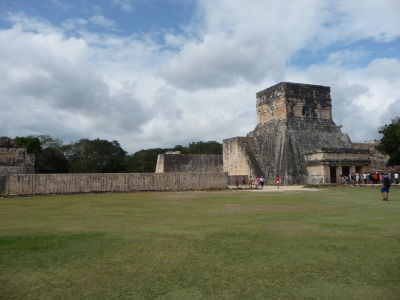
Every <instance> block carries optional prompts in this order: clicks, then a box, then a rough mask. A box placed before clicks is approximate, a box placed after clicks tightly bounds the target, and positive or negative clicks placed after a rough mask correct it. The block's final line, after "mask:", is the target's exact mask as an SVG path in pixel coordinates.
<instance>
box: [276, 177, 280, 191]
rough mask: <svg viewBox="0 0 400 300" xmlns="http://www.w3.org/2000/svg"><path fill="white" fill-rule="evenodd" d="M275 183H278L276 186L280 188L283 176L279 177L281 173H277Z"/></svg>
mask: <svg viewBox="0 0 400 300" xmlns="http://www.w3.org/2000/svg"><path fill="white" fill-rule="evenodd" d="M275 183H276V186H277V187H278V189H279V185H280V184H281V178H280V177H279V175H276V177H275Z"/></svg>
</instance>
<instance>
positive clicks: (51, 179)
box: [0, 172, 228, 196]
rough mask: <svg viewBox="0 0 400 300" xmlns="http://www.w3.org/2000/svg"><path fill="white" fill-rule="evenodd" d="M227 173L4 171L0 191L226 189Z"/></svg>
mask: <svg viewBox="0 0 400 300" xmlns="http://www.w3.org/2000/svg"><path fill="white" fill-rule="evenodd" d="M227 184H228V176H227V174H226V173H223V172H219V173H183V172H182V173H164V174H155V173H114V174H112V173H92V174H21V175H2V176H1V175H0V195H5V196H10V195H42V194H64V193H89V192H134V191H180V190H205V189H225V188H226V187H227Z"/></svg>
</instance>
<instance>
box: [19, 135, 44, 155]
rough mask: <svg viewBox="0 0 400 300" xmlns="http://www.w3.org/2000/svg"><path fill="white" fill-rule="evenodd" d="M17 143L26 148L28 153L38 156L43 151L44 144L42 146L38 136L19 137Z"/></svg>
mask: <svg viewBox="0 0 400 300" xmlns="http://www.w3.org/2000/svg"><path fill="white" fill-rule="evenodd" d="M15 142H16V143H17V144H18V145H21V146H26V150H27V152H28V153H33V154H37V153H39V152H40V151H42V144H41V142H40V140H39V138H38V137H36V136H32V135H29V136H25V137H24V136H22V137H20V136H17V137H16V138H15Z"/></svg>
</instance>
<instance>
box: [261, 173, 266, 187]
mask: <svg viewBox="0 0 400 300" xmlns="http://www.w3.org/2000/svg"><path fill="white" fill-rule="evenodd" d="M264 183H265V178H264V176H262V175H261V177H260V185H261V189H264Z"/></svg>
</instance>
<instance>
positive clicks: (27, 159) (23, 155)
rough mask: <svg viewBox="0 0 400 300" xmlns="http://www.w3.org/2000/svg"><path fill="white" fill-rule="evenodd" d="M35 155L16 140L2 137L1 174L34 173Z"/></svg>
mask: <svg viewBox="0 0 400 300" xmlns="http://www.w3.org/2000/svg"><path fill="white" fill-rule="evenodd" d="M34 165H35V156H34V155H33V154H28V153H27V151H26V147H24V146H20V145H18V144H17V143H16V142H15V140H13V139H11V138H8V137H0V175H6V174H32V173H34Z"/></svg>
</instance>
